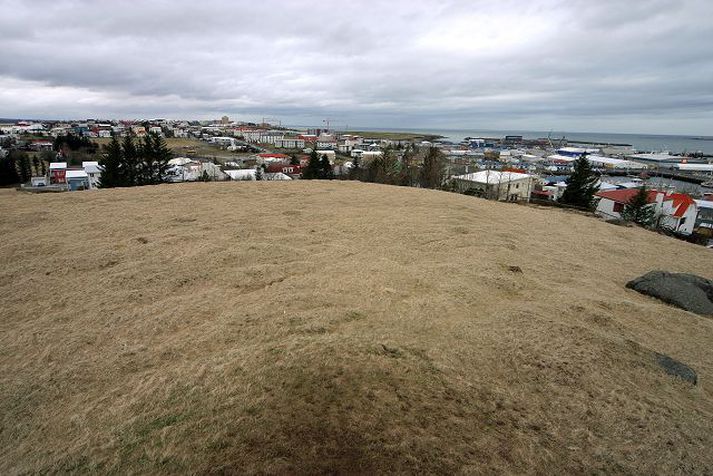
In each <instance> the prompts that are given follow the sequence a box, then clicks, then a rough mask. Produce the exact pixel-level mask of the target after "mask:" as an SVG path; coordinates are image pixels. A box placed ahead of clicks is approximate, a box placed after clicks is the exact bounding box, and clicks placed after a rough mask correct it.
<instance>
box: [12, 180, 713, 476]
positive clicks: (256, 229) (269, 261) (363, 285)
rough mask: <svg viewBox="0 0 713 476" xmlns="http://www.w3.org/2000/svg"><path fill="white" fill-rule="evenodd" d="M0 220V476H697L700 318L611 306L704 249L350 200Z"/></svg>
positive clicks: (219, 192) (391, 197)
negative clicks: (683, 375) (662, 364)
mask: <svg viewBox="0 0 713 476" xmlns="http://www.w3.org/2000/svg"><path fill="white" fill-rule="evenodd" d="M0 202H1V203H2V204H3V205H4V206H3V213H2V214H0V243H1V244H0V262H2V267H0V296H1V297H2V306H1V307H0V326H1V328H2V332H0V362H1V364H0V418H1V425H0V448H2V449H1V450H0V472H1V473H3V474H18V473H28V472H68V471H79V472H85V471H92V470H94V471H98V472H101V473H105V472H112V471H113V472H122V473H123V472H133V473H147V472H148V473H175V472H184V473H187V472H191V473H206V472H245V473H295V472H297V473H304V472H310V473H321V472H349V473H353V472H361V473H373V472H387V471H388V472H440V473H452V472H475V473H491V472H495V471H499V472H511V473H522V472H534V473H560V472H568V473H573V472H574V473H579V472H587V473H589V472H598V471H601V472H607V473H609V472H613V473H673V472H692V473H711V472H713V453H712V452H711V451H710V448H711V447H712V446H713V433H712V432H711V431H710V430H711V428H712V427H713V352H711V344H712V343H713V319H709V318H705V317H700V316H697V315H694V314H691V313H688V312H685V311H682V310H679V309H676V308H673V307H670V306H667V305H665V304H663V303H661V302H659V301H656V300H654V299H651V298H648V297H645V296H643V295H640V294H638V293H636V292H634V291H631V290H629V289H626V288H625V287H624V285H625V283H626V282H627V281H628V280H630V279H632V278H634V277H636V276H639V275H641V274H643V273H645V272H647V271H650V270H652V269H663V270H669V271H677V272H691V273H697V274H700V275H702V276H705V277H707V278H711V277H712V275H711V273H712V270H713V254H711V253H709V252H708V251H707V250H704V249H703V248H701V247H696V246H694V245H689V244H687V243H683V242H680V241H677V240H674V239H671V238H667V237H664V236H661V235H657V234H654V233H651V232H648V231H645V230H641V229H636V228H625V227H618V226H615V225H611V224H607V223H604V222H602V221H599V220H597V219H594V218H591V217H588V216H583V215H580V214H577V213H571V212H566V211H559V210H551V209H538V208H534V207H527V206H522V205H512V204H505V203H496V202H492V201H485V200H481V199H477V198H473V197H467V196H464V195H457V194H450V193H446V192H437V191H431V190H420V189H415V188H400V187H389V186H380V185H373V184H363V183H351V182H312V181H296V182H292V183H288V182H240V183H235V182H232V183H205V184H180V185H161V186H152V187H141V188H134V189H112V190H100V191H91V192H81V193H68V194H40V195H31V194H21V193H19V192H15V191H13V190H0ZM653 352H660V353H664V354H667V355H670V356H671V357H673V358H675V359H678V360H680V361H682V362H685V363H686V364H688V365H690V366H691V367H692V368H694V369H695V370H696V371H697V372H698V377H699V382H698V385H696V386H691V385H689V384H687V383H685V382H683V381H680V380H677V379H675V378H672V377H671V376H669V375H667V374H666V373H664V372H663V371H662V370H661V369H660V368H659V367H658V366H657V365H656V363H655V362H654V360H653V359H652V358H651V355H652V353H653Z"/></svg>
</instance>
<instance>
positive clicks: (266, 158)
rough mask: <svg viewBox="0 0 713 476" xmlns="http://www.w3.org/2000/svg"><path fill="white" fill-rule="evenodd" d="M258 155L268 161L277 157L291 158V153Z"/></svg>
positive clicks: (281, 158)
mask: <svg viewBox="0 0 713 476" xmlns="http://www.w3.org/2000/svg"><path fill="white" fill-rule="evenodd" d="M257 156H258V157H260V158H261V159H262V160H268V161H269V160H275V159H278V160H285V159H289V158H290V156H289V155H285V154H257Z"/></svg>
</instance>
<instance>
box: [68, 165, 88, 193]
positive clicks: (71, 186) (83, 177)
mask: <svg viewBox="0 0 713 476" xmlns="http://www.w3.org/2000/svg"><path fill="white" fill-rule="evenodd" d="M65 176H66V179H67V190H69V191H70V192H72V191H75V190H88V189H89V175H88V174H87V173H86V172H85V171H84V170H78V169H70V170H67V173H66V175H65Z"/></svg>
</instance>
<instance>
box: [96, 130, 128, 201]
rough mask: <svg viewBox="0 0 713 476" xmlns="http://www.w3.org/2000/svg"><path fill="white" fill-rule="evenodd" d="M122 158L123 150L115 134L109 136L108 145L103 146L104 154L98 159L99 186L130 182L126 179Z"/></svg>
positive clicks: (110, 186) (105, 186)
mask: <svg viewBox="0 0 713 476" xmlns="http://www.w3.org/2000/svg"><path fill="white" fill-rule="evenodd" d="M123 162H124V160H123V151H122V147H121V144H119V139H117V138H116V136H113V137H112V138H111V142H109V145H106V146H104V154H103V155H102V156H101V157H100V159H99V166H100V167H101V169H102V171H101V176H100V177H99V187H100V188H112V187H125V186H130V185H131V184H130V183H128V181H127V176H126V174H125V170H123V167H124V163H123Z"/></svg>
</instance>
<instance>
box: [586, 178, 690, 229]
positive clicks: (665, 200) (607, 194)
mask: <svg viewBox="0 0 713 476" xmlns="http://www.w3.org/2000/svg"><path fill="white" fill-rule="evenodd" d="M639 190H640V189H636V188H628V189H621V190H607V191H600V192H598V193H597V194H596V196H597V198H599V203H597V209H596V214H597V215H599V216H601V217H603V218H607V219H621V212H623V211H624V207H625V206H626V205H627V204H628V203H629V202H630V201H631V199H632V198H634V197H635V196H636V194H638V193H639ZM647 202H648V203H649V206H651V207H652V208H653V209H654V213H655V215H656V221H657V224H658V225H659V226H665V227H667V228H669V229H671V230H673V231H675V232H676V233H681V234H684V235H690V234H691V233H693V230H694V228H695V226H696V217H697V215H698V207H697V205H696V201H695V200H693V199H692V198H691V197H690V196H688V195H686V194H685V193H672V194H668V195H667V194H666V192H661V191H658V190H649V191H648V196H647Z"/></svg>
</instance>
